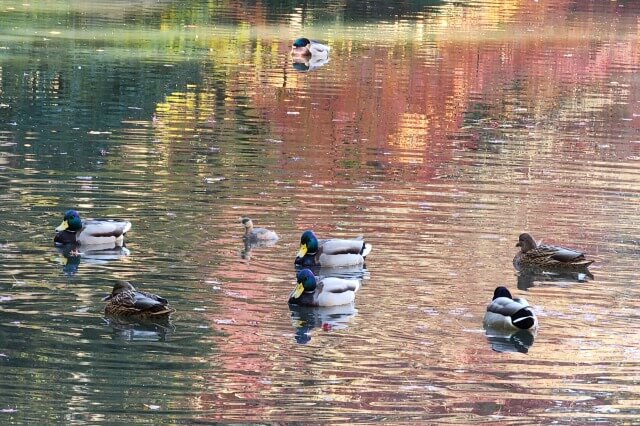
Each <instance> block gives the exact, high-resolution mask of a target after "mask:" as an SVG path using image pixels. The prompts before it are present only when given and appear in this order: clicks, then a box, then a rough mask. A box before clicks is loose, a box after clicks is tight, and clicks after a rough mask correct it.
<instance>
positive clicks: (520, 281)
mask: <svg viewBox="0 0 640 426" xmlns="http://www.w3.org/2000/svg"><path fill="white" fill-rule="evenodd" d="M592 279H594V276H593V274H592V273H591V272H590V271H589V270H586V269H585V270H584V271H545V270H543V269H540V268H525V267H520V268H519V269H518V272H517V273H516V283H517V285H518V289H519V290H525V291H526V290H527V289H529V288H531V287H534V286H535V285H536V282H538V283H542V282H553V283H567V282H574V283H575V282H577V283H584V282H587V281H589V280H592Z"/></svg>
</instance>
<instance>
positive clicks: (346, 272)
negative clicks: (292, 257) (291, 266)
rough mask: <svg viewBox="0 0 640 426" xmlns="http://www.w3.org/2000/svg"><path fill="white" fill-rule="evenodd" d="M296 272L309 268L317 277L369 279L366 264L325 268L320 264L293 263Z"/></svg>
mask: <svg viewBox="0 0 640 426" xmlns="http://www.w3.org/2000/svg"><path fill="white" fill-rule="evenodd" d="M295 269H296V273H298V272H300V271H301V270H303V269H309V270H310V271H312V272H313V273H314V275H316V276H317V277H319V278H323V277H335V278H343V279H346V280H349V279H352V280H366V279H369V270H368V269H367V267H366V265H351V266H341V267H337V268H325V267H322V266H320V265H316V266H309V267H305V266H302V265H295Z"/></svg>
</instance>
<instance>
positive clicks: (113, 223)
mask: <svg viewBox="0 0 640 426" xmlns="http://www.w3.org/2000/svg"><path fill="white" fill-rule="evenodd" d="M130 229H131V222H129V221H126V220H106V219H95V220H82V219H81V218H80V214H79V213H78V212H77V211H76V210H67V211H66V212H65V214H64V219H63V221H62V223H61V224H60V226H58V227H57V228H56V235H55V237H54V242H55V244H56V245H73V246H77V245H81V246H86V247H89V248H91V247H104V246H105V245H113V244H115V246H117V247H118V246H123V245H124V236H125V234H126V233H127V231H129V230H130ZM103 300H104V301H108V303H107V305H106V306H105V309H104V313H105V315H106V316H109V317H126V318H131V319H136V320H151V319H153V320H158V319H167V318H168V317H169V316H170V315H171V314H172V313H173V312H175V309H173V308H172V307H171V306H170V305H169V302H168V301H167V299H165V298H163V297H160V296H158V295H155V294H153V293H146V292H144V291H139V290H136V288H135V287H134V286H133V285H131V284H130V283H128V282H126V281H118V282H117V283H116V284H115V285H114V286H113V290H112V292H111V294H110V295H109V296H107V297H105V298H104V299H103Z"/></svg>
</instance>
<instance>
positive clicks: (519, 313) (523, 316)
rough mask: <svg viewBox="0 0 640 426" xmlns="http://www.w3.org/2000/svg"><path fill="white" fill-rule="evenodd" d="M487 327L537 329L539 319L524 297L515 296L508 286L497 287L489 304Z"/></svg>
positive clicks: (485, 319)
mask: <svg viewBox="0 0 640 426" xmlns="http://www.w3.org/2000/svg"><path fill="white" fill-rule="evenodd" d="M483 325H484V326H485V328H495V329H503V330H535V329H536V328H537V327H538V319H537V318H536V315H535V313H534V312H533V310H532V309H531V307H530V306H529V303H528V302H527V301H526V300H525V299H524V298H515V299H514V298H513V297H512V296H511V292H510V291H509V290H508V289H507V288H506V287H496V289H495V290H494V292H493V300H492V301H491V303H489V305H488V306H487V312H486V313H485V315H484V320H483Z"/></svg>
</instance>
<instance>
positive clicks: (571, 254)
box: [483, 233, 593, 331]
mask: <svg viewBox="0 0 640 426" xmlns="http://www.w3.org/2000/svg"><path fill="white" fill-rule="evenodd" d="M516 247H520V250H519V251H518V252H517V253H516V255H515V256H514V258H513V265H514V267H515V268H516V269H517V270H519V271H522V270H529V269H534V270H542V271H552V272H568V271H584V272H585V273H588V269H587V268H588V266H589V265H591V264H592V263H593V260H588V259H586V257H585V254H584V253H583V252H580V251H577V250H574V249H568V248H565V247H559V246H552V245H547V244H538V243H536V241H535V240H534V239H533V237H532V236H531V235H530V234H528V233H523V234H520V236H519V237H518V243H517V244H516ZM483 324H484V326H485V328H492V329H501V330H531V331H534V330H535V329H536V328H537V327H538V320H537V318H536V316H535V313H534V312H533V310H532V309H531V307H530V306H529V303H528V302H527V301H526V300H525V299H524V298H514V297H512V295H511V293H510V292H509V290H508V289H507V288H506V287H497V288H496V289H495V290H494V293H493V300H492V301H491V303H489V305H488V306H487V312H486V313H485V316H484V320H483Z"/></svg>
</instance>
